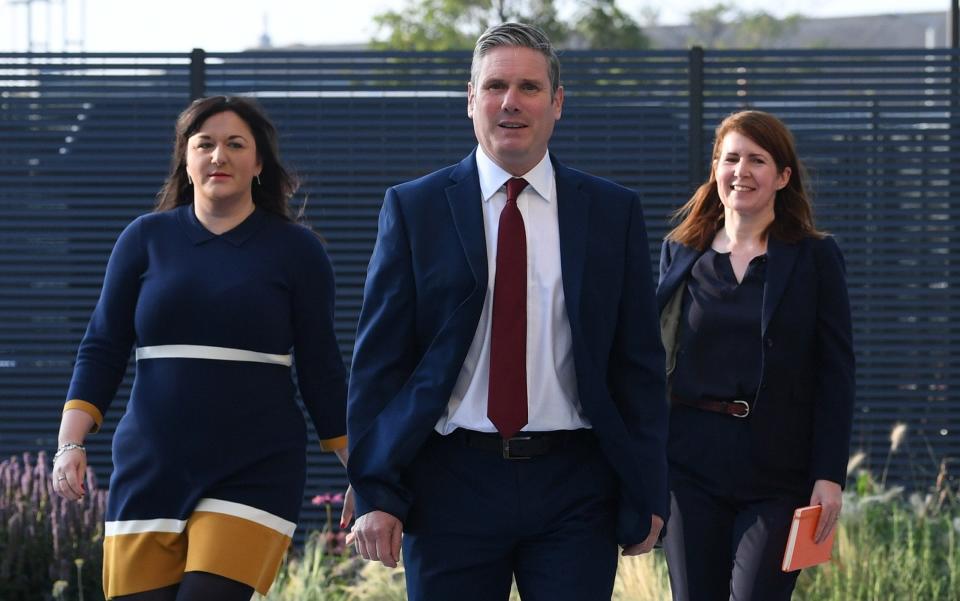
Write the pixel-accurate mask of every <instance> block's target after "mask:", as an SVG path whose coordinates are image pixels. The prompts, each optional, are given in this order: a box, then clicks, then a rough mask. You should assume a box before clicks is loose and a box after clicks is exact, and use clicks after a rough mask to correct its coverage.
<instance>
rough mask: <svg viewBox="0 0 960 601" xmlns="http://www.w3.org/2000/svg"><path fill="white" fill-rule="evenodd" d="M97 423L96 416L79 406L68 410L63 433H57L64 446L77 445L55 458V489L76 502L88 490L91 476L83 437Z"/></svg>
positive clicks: (61, 427)
mask: <svg viewBox="0 0 960 601" xmlns="http://www.w3.org/2000/svg"><path fill="white" fill-rule="evenodd" d="M93 426H94V422H93V418H92V417H90V415H89V414H87V413H86V412H85V411H80V410H78V409H67V410H66V411H64V412H63V415H62V416H61V418H60V434H59V435H58V436H57V440H58V444H59V446H60V448H63V447H64V446H65V445H67V446H69V445H73V446H75V447H77V448H71V449H67V450H65V451H63V452H62V453H60V456H59V457H54V459H53V473H52V476H51V477H52V478H53V490H55V491H56V492H57V494H58V495H60V496H61V497H63V498H64V499H68V500H70V501H76V500H78V499H82V498H83V495H85V494H86V492H87V489H86V486H85V485H84V483H83V481H84V478H86V476H87V453H86V451H84V449H83V439H84V438H85V437H86V435H87V432H89V431H90V430H91V429H92V428H93Z"/></svg>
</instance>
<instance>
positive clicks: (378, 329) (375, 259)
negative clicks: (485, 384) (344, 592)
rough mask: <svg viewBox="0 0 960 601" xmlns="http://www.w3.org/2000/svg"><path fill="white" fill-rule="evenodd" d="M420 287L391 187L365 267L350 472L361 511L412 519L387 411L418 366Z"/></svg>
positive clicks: (352, 391)
mask: <svg viewBox="0 0 960 601" xmlns="http://www.w3.org/2000/svg"><path fill="white" fill-rule="evenodd" d="M416 340H417V338H416V289H415V284H414V274H413V265H412V260H411V250H410V243H409V240H408V235H407V230H406V227H405V225H404V222H403V216H402V213H401V210H400V207H399V202H398V197H397V193H396V190H395V189H393V188H391V189H389V190H388V191H387V194H386V197H385V199H384V202H383V207H382V208H381V210H380V220H379V228H378V231H377V241H376V244H375V245H374V249H373V255H372V256H371V258H370V264H369V267H368V268H367V280H366V283H365V285H364V291H363V307H362V309H361V311H360V321H359V324H358V327H357V341H356V347H355V349H354V354H353V364H352V367H351V372H350V386H349V393H348V401H347V435H348V439H349V446H350V460H349V463H348V467H347V472H348V474H349V477H350V482H351V484H353V487H354V489H355V490H356V492H357V515H358V516H359V515H363V514H364V513H368V512H370V511H372V510H374V509H377V510H381V511H385V512H387V513H390V514H392V515H394V516H396V517H397V518H399V519H400V520H401V521H404V520H405V519H406V514H407V512H408V510H409V507H410V503H411V501H412V499H411V493H410V491H409V490H408V489H407V488H406V487H405V486H404V485H403V484H402V482H401V478H400V470H401V468H400V466H398V465H397V463H396V461H395V457H391V456H390V449H388V448H385V445H383V444H378V443H380V442H382V441H383V439H384V438H385V437H384V436H382V433H381V432H379V430H380V429H382V428H386V427H390V428H397V427H399V426H398V425H397V424H383V423H382V422H383V420H382V419H381V414H382V413H383V412H384V410H385V408H386V407H387V405H388V404H389V403H390V402H391V401H392V400H393V399H394V397H396V396H397V394H398V393H399V391H400V390H401V388H402V387H403V386H404V383H405V382H406V381H407V379H408V378H409V377H410V375H411V374H412V373H413V370H414V367H415V366H416V363H417V357H418V353H417V349H416Z"/></svg>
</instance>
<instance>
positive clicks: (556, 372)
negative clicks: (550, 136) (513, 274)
mask: <svg viewBox="0 0 960 601" xmlns="http://www.w3.org/2000/svg"><path fill="white" fill-rule="evenodd" d="M477 169H478V171H479V172H480V192H481V198H480V199H478V200H480V201H482V203H483V225H484V236H485V238H486V242H487V275H488V278H487V295H486V298H485V299H484V301H483V311H482V312H481V313H480V321H479V322H478V323H477V332H476V334H474V337H473V342H472V343H471V344H470V349H469V350H468V351H467V356H466V358H465V359H464V361H463V366H462V367H461V368H460V374H459V376H457V382H456V384H455V385H454V387H453V392H452V394H451V395H450V402H449V403H448V404H447V410H446V412H445V413H444V414H443V415H442V416H441V417H440V419H439V421H437V425H436V430H437V432H439V433H440V434H449V433H450V432H453V431H454V430H455V429H457V428H465V429H468V430H475V431H478V432H496V431H497V429H496V427H494V425H493V423H491V422H490V419H489V418H487V388H488V384H489V382H488V381H489V377H490V328H491V321H492V320H491V313H492V307H493V293H494V290H493V286H494V280H495V278H496V267H497V250H496V249H497V233H498V230H499V225H500V211H501V210H503V207H504V206H505V205H506V203H507V193H506V182H507V180H508V179H510V178H511V177H513V176H512V175H510V174H509V173H507V172H506V171H504V170H503V169H501V168H500V166H499V165H497V164H496V163H494V162H493V161H492V160H491V159H490V158H489V157H488V156H487V155H486V154H484V152H483V148H480V147H478V148H477ZM523 178H524V179H526V180H527V184H528V185H527V187H526V188H524V190H523V192H521V193H520V196H519V197H518V198H517V207H518V208H519V209H520V214H521V215H523V223H524V229H525V230H526V236H527V416H528V420H527V425H526V426H525V427H524V428H523V430H525V431H533V432H543V431H551V430H574V429H577V428H589V427H590V424H589V422H588V421H587V420H586V418H585V417H584V416H583V414H582V411H581V407H580V398H579V395H578V394H577V376H576V372H575V370H574V365H573V347H572V343H571V333H570V322H569V320H568V319H567V306H566V302H565V301H564V297H563V276H562V273H561V269H560V225H559V220H558V217H557V182H556V179H555V177H554V172H553V164H552V163H551V162H550V157H549V154H545V155H544V157H543V159H541V160H540V162H539V163H537V166H536V167H534V168H533V169H531V170H530V171H529V172H528V173H526V174H525V175H523ZM463 202H470V201H469V200H467V199H464V200H463Z"/></svg>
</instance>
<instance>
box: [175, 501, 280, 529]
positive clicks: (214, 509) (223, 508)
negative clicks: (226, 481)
mask: <svg viewBox="0 0 960 601" xmlns="http://www.w3.org/2000/svg"><path fill="white" fill-rule="evenodd" d="M194 511H195V512H196V511H208V512H210V513H222V514H224V515H232V516H234V517H238V518H242V519H245V520H250V521H251V522H256V523H257V524H260V525H261V526H266V527H267V528H270V529H271V530H276V531H277V532H279V533H280V534H282V535H284V536H289V537H293V531H294V530H296V529H297V525H296V524H294V523H293V522H288V521H287V520H285V519H283V518H281V517H279V516H276V515H273V514H272V513H268V512H266V511H264V510H262V509H257V508H256V507H251V506H249V505H244V504H242V503H234V502H233V501H223V500H221V499H200V502H199V503H197V507H196V509H194Z"/></svg>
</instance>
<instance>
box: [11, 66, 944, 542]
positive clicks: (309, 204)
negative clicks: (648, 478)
mask: <svg viewBox="0 0 960 601" xmlns="http://www.w3.org/2000/svg"><path fill="white" fill-rule="evenodd" d="M469 60H470V59H469V56H468V55H467V54H465V53H386V52H267V53H265V52H250V53H231V54H219V53H218V54H213V53H209V54H208V53H205V52H203V51H195V52H194V53H192V54H0V178H2V181H3V182H4V184H3V186H0V457H2V456H6V455H9V454H13V453H17V452H20V451H36V450H39V449H51V448H52V447H53V446H54V445H55V443H56V428H57V423H58V416H59V412H60V408H61V406H62V402H63V395H64V394H65V391H66V386H67V383H68V381H69V377H70V371H71V365H72V361H73V356H74V353H75V351H76V347H77V343H78V341H79V339H80V337H81V336H82V334H83V331H84V328H85V326H86V320H87V318H88V317H89V314H90V311H91V309H92V307H93V304H94V302H95V301H96V297H97V294H98V291H99V287H100V284H101V281H102V276H103V270H104V267H105V264H106V258H107V255H108V253H109V251H110V248H111V246H112V243H113V241H114V239H115V237H116V235H117V234H118V233H119V232H120V230H121V229H122V228H123V226H124V225H125V224H126V223H128V222H129V221H130V220H131V219H133V218H134V217H135V216H136V215H138V214H141V213H144V212H147V211H149V210H150V207H151V205H152V202H153V196H154V194H155V193H156V191H157V190H158V188H159V187H160V185H161V183H162V180H163V177H164V175H165V172H166V167H167V163H168V161H169V153H170V147H171V140H172V127H173V121H174V118H175V117H176V115H177V113H178V112H179V111H180V110H181V109H182V108H183V107H184V106H185V105H186V104H187V103H188V102H189V100H190V98H191V97H193V96H196V95H201V94H244V95H251V96H255V97H257V98H258V99H259V101H260V102H261V103H262V104H263V105H264V106H265V107H266V109H267V111H268V113H269V114H270V115H271V116H272V118H273V119H274V121H275V122H276V123H277V125H278V128H279V130H280V132H281V149H282V152H283V154H284V157H285V159H286V160H287V161H288V162H289V163H290V164H291V165H292V166H293V167H294V168H295V170H296V171H297V172H298V174H299V175H300V176H301V178H302V180H303V188H302V191H301V193H300V194H299V195H298V198H297V202H300V203H304V202H305V203H306V214H307V218H308V220H309V222H310V223H311V224H312V225H313V226H314V227H315V228H316V229H317V230H318V231H319V232H320V233H321V234H322V235H323V236H324V238H325V239H326V240H327V242H328V246H329V251H330V254H331V256H332V259H333V261H334V265H335V270H336V276H337V285H338V290H337V310H338V323H337V334H338V337H339V339H340V342H341V345H342V348H343V351H344V360H345V361H349V357H350V353H351V352H352V347H353V335H354V330H355V327H356V319H357V314H358V312H359V307H360V301H361V293H362V285H363V279H364V273H365V269H366V263H367V260H368V257H369V254H370V251H371V249H372V246H373V240H374V237H375V235H376V216H377V212H378V210H379V207H380V203H381V200H382V197H383V192H384V190H385V189H386V188H387V187H388V186H390V185H392V184H395V183H398V182H401V181H404V180H408V179H411V178H414V177H417V176H419V175H422V174H424V173H426V172H429V171H431V170H434V169H436V168H439V167H441V166H444V165H447V164H449V163H452V162H454V161H456V160H458V159H459V158H460V157H462V156H463V155H465V154H466V153H467V152H469V150H470V149H471V148H472V146H473V144H474V141H473V133H472V126H471V123H470V121H469V120H468V119H467V116H466V97H465V84H466V79H467V78H468V72H469ZM958 60H960V54H958V53H957V52H955V51H946V50H936V51H932V50H923V51H919V50H918V51H911V50H895V51H894V50H890V51H880V50H866V51H856V50H842V51H836V50H834V51H827V50H823V51H821V50H815V51H802V50H791V51H762V52H757V51H706V52H704V51H702V50H699V49H693V50H692V51H690V52H678V51H650V52H595V51H584V52H567V53H565V54H564V55H563V57H562V61H563V75H562V79H563V81H564V84H565V87H566V103H565V107H564V115H563V119H562V120H561V122H560V124H559V125H558V127H557V130H556V132H555V135H554V139H553V141H552V143H551V149H552V150H553V151H554V152H555V153H556V154H557V155H558V156H559V158H560V159H561V160H562V161H564V162H566V163H567V164H569V165H571V166H575V167H577V168H581V169H584V170H587V171H590V172H592V173H596V174H598V175H602V176H606V177H609V178H612V179H614V180H616V181H618V182H620V183H622V184H624V185H627V186H630V187H633V188H635V189H637V190H638V191H639V192H640V193H641V195H642V197H643V199H644V202H645V211H646V216H647V221H648V226H649V233H650V239H651V262H652V263H653V264H655V259H656V253H657V250H658V246H659V245H658V240H659V239H660V238H661V237H662V236H663V234H664V233H665V232H666V230H667V228H668V224H667V217H668V215H669V213H670V212H671V211H672V210H673V209H674V208H676V207H677V206H679V205H680V204H681V203H682V202H683V201H684V200H685V199H686V197H687V195H688V194H689V192H690V191H691V190H692V189H693V187H694V186H695V184H696V183H698V182H699V181H700V180H701V178H702V177H703V175H704V174H705V173H706V172H707V169H708V168H709V165H708V161H709V151H710V146H711V143H712V137H713V134H712V129H713V127H715V126H716V124H717V123H718V122H719V121H720V119H722V117H723V116H725V115H726V114H728V113H730V112H731V111H733V110H736V109H739V108H744V107H748V106H749V107H755V108H760V109H763V110H768V111H771V112H774V113H776V114H778V115H780V116H781V117H782V118H783V119H784V120H785V121H786V122H787V123H788V124H789V125H790V126H791V127H792V128H793V130H794V132H795V134H796V137H797V140H798V145H799V148H800V151H801V155H802V156H803V157H804V159H805V160H806V161H807V163H808V166H809V167H810V168H811V175H812V181H813V184H814V188H815V190H816V192H817V202H816V205H817V213H818V217H819V222H820V225H821V226H822V227H824V228H825V229H827V230H829V231H831V232H833V233H834V234H835V235H836V236H837V238H838V240H839V242H840V244H841V246H842V247H843V249H844V251H845V252H846V256H847V262H848V269H849V278H850V287H851V298H852V301H853V308H854V325H855V337H856V343H857V358H858V368H859V374H858V375H859V377H858V391H857V392H858V398H857V417H856V424H855V428H856V431H855V434H854V449H855V450H858V449H862V450H864V451H865V452H866V453H867V454H868V460H867V465H868V466H869V467H871V468H873V469H875V470H877V471H879V470H880V469H882V468H883V466H884V465H885V463H886V462H887V449H888V440H887V438H888V436H889V431H890V428H891V426H892V425H893V424H894V423H895V422H896V421H905V422H907V423H908V424H909V425H910V432H909V434H908V438H907V444H906V445H905V449H904V450H901V452H899V453H897V454H895V455H894V456H893V457H892V459H891V460H890V472H891V478H893V479H896V480H900V481H904V482H906V483H907V484H910V485H912V486H914V487H926V486H928V485H929V484H930V483H931V482H932V481H933V476H934V474H935V472H936V469H937V466H938V462H939V460H940V459H941V458H943V457H960V399H957V397H956V395H953V394H952V386H953V385H955V384H956V378H957V375H956V374H957V367H958V365H957V364H958V342H957V340H958V337H957V334H958V332H957V326H956V320H957V317H958V314H957V311H958V309H957V306H958V303H957V300H958V299H957V293H956V292H954V288H953V285H955V281H954V280H953V277H952V276H953V271H952V266H953V264H954V263H956V262H957V260H958V259H960V248H958V245H957V241H956V238H955V236H954V231H955V229H956V227H957V224H958V223H960V215H958V212H957V209H956V208H955V205H954V204H953V203H952V202H951V201H952V198H953V197H954V196H957V195H958V193H960V178H958V176H957V175H956V174H955V169H954V167H953V165H954V164H955V163H956V162H957V159H958V154H960V148H958V142H957V136H956V134H955V130H956V127H957V124H958V123H957V121H958V117H957V111H956V110H955V107H956V105H957V103H958V102H960V94H958V90H960V85H958V79H957V76H956V73H957V70H956V65H957V62H958ZM129 382H130V377H129V375H128V378H127V380H126V381H125V383H124V385H123V386H122V387H121V390H120V392H119V395H118V399H117V402H116V403H115V406H114V409H113V410H112V412H111V414H110V415H109V416H108V419H107V422H106V424H105V427H104V429H103V432H104V433H103V434H101V435H97V436H92V437H90V439H89V443H90V446H89V449H90V453H89V454H90V459H91V462H92V464H93V465H94V466H95V467H96V469H97V471H98V473H99V474H100V475H101V477H102V478H103V479H104V481H105V478H106V476H107V474H108V473H109V470H110V456H109V444H110V434H111V432H112V431H113V428H114V427H115V424H116V421H117V419H118V418H119V415H120V414H121V413H122V406H123V405H124V403H125V399H126V397H127V395H128V394H129ZM308 478H309V480H308V490H307V498H305V500H304V502H305V508H306V512H305V514H304V518H305V525H306V526H307V527H310V526H316V525H318V524H319V522H318V520H319V519H321V517H320V515H319V514H318V513H317V512H315V511H314V510H313V509H312V508H311V507H310V506H309V503H308V499H309V497H310V496H312V495H313V494H316V493H319V492H325V491H329V490H336V489H339V488H341V487H342V486H343V472H342V470H341V469H340V468H339V467H338V466H337V465H336V464H335V462H334V461H333V460H332V458H331V457H330V456H321V455H320V454H319V453H311V455H310V461H309V473H308Z"/></svg>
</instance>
